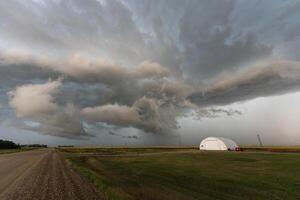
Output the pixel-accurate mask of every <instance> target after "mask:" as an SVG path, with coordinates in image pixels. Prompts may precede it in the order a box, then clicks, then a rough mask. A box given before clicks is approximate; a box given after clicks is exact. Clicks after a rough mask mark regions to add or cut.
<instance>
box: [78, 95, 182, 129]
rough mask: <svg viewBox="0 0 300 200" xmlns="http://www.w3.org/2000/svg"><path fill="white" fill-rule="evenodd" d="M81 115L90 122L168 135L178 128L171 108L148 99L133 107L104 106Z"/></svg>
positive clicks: (141, 99) (88, 109)
mask: <svg viewBox="0 0 300 200" xmlns="http://www.w3.org/2000/svg"><path fill="white" fill-rule="evenodd" d="M174 109H175V110H176V111H177V109H176V108H174ZM176 111H175V112H176ZM81 113H82V115H83V116H84V117H85V119H86V120H87V121H90V122H104V123H108V124H112V125H119V126H132V127H136V128H140V129H143V130H144V131H146V132H153V133H168V132H169V131H171V130H172V129H174V128H176V126H177V122H176V117H177V116H176V115H175V114H174V111H173V110H171V109H170V107H167V106H166V105H163V104H161V102H159V101H158V100H156V99H151V98H146V97H142V98H140V99H138V100H137V101H136V102H135V103H134V104H133V105H132V106H131V107H129V106H124V105H117V104H114V105H104V106H97V107H90V108H84V109H83V110H82V111H81Z"/></svg>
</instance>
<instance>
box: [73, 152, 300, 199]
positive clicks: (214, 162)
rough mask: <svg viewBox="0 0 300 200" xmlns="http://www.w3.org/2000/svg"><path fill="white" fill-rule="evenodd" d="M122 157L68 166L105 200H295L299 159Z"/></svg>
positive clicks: (299, 188)
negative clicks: (76, 171) (87, 180)
mask: <svg viewBox="0 0 300 200" xmlns="http://www.w3.org/2000/svg"><path fill="white" fill-rule="evenodd" d="M115 150H116V149H115ZM98 151H100V150H98ZM124 151H125V152H126V150H124V149H123V150H122V152H123V153H122V154H120V155H119V156H118V155H116V154H112V156H107V155H106V156H95V155H84V156H78V155H77V154H74V156H72V155H71V156H69V157H68V160H69V161H70V162H71V163H72V165H73V166H74V167H75V169H76V170H78V171H79V172H80V173H81V174H82V175H83V176H85V177H87V178H88V179H89V180H90V181H92V182H93V183H94V184H95V186H96V187H97V188H98V190H99V191H100V192H101V193H102V194H103V196H104V197H105V199H170V200H171V199H172V200H173V199H232V200H234V199H255V200H258V199H264V200H265V199H272V200H274V199H300V170H299V169H300V154H279V153H257V152H256V153H248V152H239V153H237V152H200V151H196V150H193V151H191V152H186V151H185V152H179V151H178V152H174V151H173V152H171V153H170V154H166V153H162V154H152V155H151V154H144V155H143V154H142V153H141V154H138V155H132V154H126V153H125V154H124ZM129 151H130V152H131V151H132V150H129ZM75 155H77V156H75Z"/></svg>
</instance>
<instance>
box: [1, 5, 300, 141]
mask: <svg viewBox="0 0 300 200" xmlns="http://www.w3.org/2000/svg"><path fill="white" fill-rule="evenodd" d="M299 10H300V1H298V0H294V1H293V0H289V1H284V0H281V1H280V0H251V1H245V0H223V1H219V0H210V1H206V0H203V1H202V0H194V1H193V0H187V1H183V0H163V1H154V0H136V1H135V0H126V1H125V0H109V1H105V0H98V1H97V0H52V1H51V0H31V1H29V0H28V1H23V0H10V1H0V137H1V138H4V139H11V140H14V141H16V142H19V143H46V144H49V145H58V144H61V145H62V144H75V145H90V144H93V145H143V144H145V145H154V144H159V145H160V144H198V143H199V142H200V140H201V139H202V138H204V137H206V136H222V137H229V138H232V139H234V140H236V141H237V143H239V144H257V142H258V141H257V138H256V135H257V134H260V136H261V138H262V140H263V143H265V144H269V145H272V144H274V145H275V144H281V145H292V144H293V145H294V144H300V125H299V122H298V120H299V119H300V93H299V91H300V12H299Z"/></svg>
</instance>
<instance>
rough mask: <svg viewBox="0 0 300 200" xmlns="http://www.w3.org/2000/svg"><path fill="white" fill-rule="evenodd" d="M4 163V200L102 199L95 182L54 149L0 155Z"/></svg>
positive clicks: (0, 169) (0, 168)
mask: <svg viewBox="0 0 300 200" xmlns="http://www.w3.org/2000/svg"><path fill="white" fill-rule="evenodd" d="M1 162H2V163H5V165H3V166H0V174H1V179H0V199H1V200H2V199H3V200H18V199H22V200H35V199H36V200H46V199H47V200H68V199H72V200H85V199H86V200H94V199H95V200H97V199H100V198H99V196H98V194H97V192H96V191H95V189H94V187H93V186H92V184H90V183H88V182H87V181H86V180H85V179H83V178H81V177H80V176H79V175H78V174H77V173H75V172H74V171H73V170H72V169H71V168H70V167H69V166H67V164H66V163H65V161H64V159H63V158H62V156H61V155H60V154H59V153H57V152H55V151H54V150H39V151H28V152H22V153H16V154H14V155H12V154H9V155H6V156H0V163H1ZM7 163H9V164H7ZM1 180H2V181H1ZM3 180H5V181H3Z"/></svg>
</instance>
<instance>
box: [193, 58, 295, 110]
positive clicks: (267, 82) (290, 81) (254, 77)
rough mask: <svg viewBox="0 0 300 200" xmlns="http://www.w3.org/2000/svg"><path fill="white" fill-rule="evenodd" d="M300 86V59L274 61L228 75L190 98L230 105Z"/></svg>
mask: <svg viewBox="0 0 300 200" xmlns="http://www.w3.org/2000/svg"><path fill="white" fill-rule="evenodd" d="M299 88H300V63H299V62H291V61H273V62H271V63H263V64H258V65H256V66H253V67H251V68H250V69H247V70H243V71H242V72H239V73H236V74H230V75H224V76H223V77H221V78H219V80H218V81H216V82H215V83H213V84H212V85H211V86H210V87H207V88H204V89H201V90H200V91H198V92H195V93H193V94H191V95H190V96H189V97H188V99H190V100H191V102H193V103H196V104H198V105H201V106H209V105H226V104H230V103H234V102H239V101H246V100H249V99H253V98H256V97H264V96H271V95H280V94H284V93H288V92H292V91H296V90H299Z"/></svg>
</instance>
